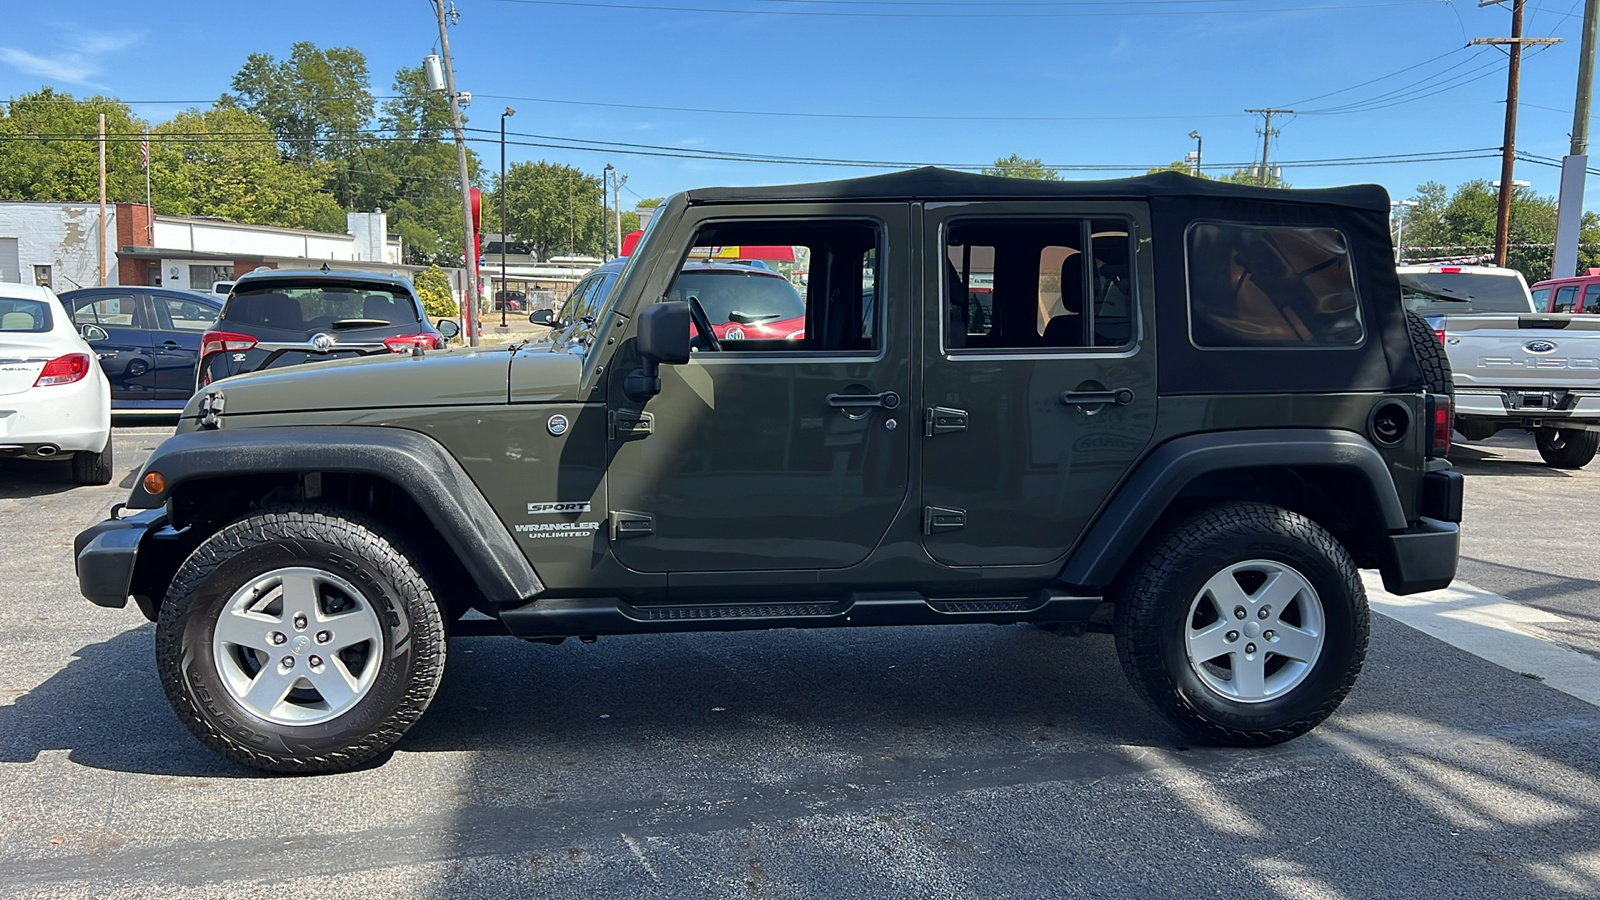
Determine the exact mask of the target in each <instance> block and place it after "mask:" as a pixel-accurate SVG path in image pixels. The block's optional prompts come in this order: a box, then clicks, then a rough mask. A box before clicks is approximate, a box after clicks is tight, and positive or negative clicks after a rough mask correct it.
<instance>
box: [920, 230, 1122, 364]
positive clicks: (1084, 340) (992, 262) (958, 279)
mask: <svg viewBox="0 0 1600 900" xmlns="http://www.w3.org/2000/svg"><path fill="white" fill-rule="evenodd" d="M945 256H946V262H947V263H948V265H947V266H946V267H945V275H946V278H945V281H946V293H945V298H946V302H947V305H948V315H947V317H946V318H947V327H946V346H947V347H948V348H949V349H951V350H963V349H965V350H976V349H1007V350H1014V349H1041V348H1042V349H1089V348H1115V347H1123V346H1127V345H1128V344H1130V343H1132V340H1133V315H1134V313H1133V310H1134V299H1133V286H1132V285H1133V282H1132V269H1131V263H1132V259H1133V250H1132V243H1131V238H1130V231H1129V226H1128V223H1127V222H1125V221H1122V220H1117V219H1106V220H1100V219H1093V220H1089V219H1045V220H1015V219H1011V220H993V221H970V220H963V221H958V222H955V223H952V224H951V226H950V228H949V229H948V231H947V233H946V236H945Z"/></svg>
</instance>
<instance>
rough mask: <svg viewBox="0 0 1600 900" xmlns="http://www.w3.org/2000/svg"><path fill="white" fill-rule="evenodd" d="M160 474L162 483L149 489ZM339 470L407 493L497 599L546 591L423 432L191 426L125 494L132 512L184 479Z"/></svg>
mask: <svg viewBox="0 0 1600 900" xmlns="http://www.w3.org/2000/svg"><path fill="white" fill-rule="evenodd" d="M149 472H160V473H161V475H162V477H163V478H164V479H165V487H164V488H163V490H162V491H161V492H160V493H158V494H152V493H150V492H149V491H147V490H146V489H145V478H144V476H145V475H146V474H147V473H149ZM306 472H340V473H350V474H362V475H370V476H374V477H377V478H381V479H384V480H385V481H389V482H391V483H393V484H394V485H396V486H397V487H399V488H400V489H401V490H403V491H405V492H406V493H407V494H408V495H409V496H410V497H411V499H412V500H413V501H414V502H415V503H416V504H417V506H418V508H420V509H421V510H422V511H423V513H424V514H425V515H426V516H427V517H428V519H429V521H431V522H432V523H433V526H434V528H435V529H437V530H438V532H439V533H440V534H441V535H443V536H444V539H445V541H446V542H447V543H448V544H449V545H450V549H451V550H453V551H455V554H456V556H457V557H458V558H459V559H460V560H461V562H462V564H463V565H464V566H465V567H466V570H467V573H468V574H469V575H470V576H471V577H472V579H473V580H474V581H475V582H477V584H478V586H479V588H480V589H481V590H482V591H483V593H484V596H485V597H486V598H487V599H488V600H489V601H490V602H491V603H496V604H509V603H517V602H522V601H526V600H528V599H530V598H532V597H534V596H536V595H538V594H540V593H542V592H543V591H544V584H543V583H542V582H540V580H539V576H538V575H537V574H536V573H535V572H534V571H533V567H532V566H531V565H529V564H528V560H527V557H525V556H523V554H522V550H521V549H520V548H519V547H517V545H516V542H515V541H514V540H513V539H512V537H511V535H510V533H509V532H507V531H506V529H505V526H504V525H502V524H501V522H500V517H499V516H497V515H496V514H495V511H494V509H493V507H491V506H490V505H489V501H488V500H486V499H484V496H483V492H482V491H480V490H478V486H477V485H476V484H475V483H473V481H472V479H471V478H470V477H468V475H467V473H466V471H465V470H464V469H462V468H461V464H460V463H458V462H456V460H455V457H453V456H451V455H450V453H449V451H447V450H445V448H444V446H443V445H441V444H440V443H439V442H438V441H436V440H434V439H433V438H431V437H428V436H427V435H425V434H422V433H420V432H416V431H409V430H406V429H402V428H387V427H382V426H359V425H337V426H277V427H266V428H239V429H232V430H228V429H214V430H205V431H193V432H189V433H187V434H180V435H175V436H173V437H171V438H168V439H167V440H166V441H165V442H164V443H162V444H161V446H160V447H157V448H156V451H155V452H154V453H152V454H151V455H150V458H149V460H148V461H146V463H145V466H144V469H143V470H142V471H141V472H140V473H139V478H138V480H137V481H136V482H135V484H134V488H133V492H132V494H131V495H130V496H129V497H128V506H129V507H130V508H132V509H157V508H160V507H163V506H165V505H166V502H167V498H169V497H170V496H172V493H173V492H174V491H176V490H177V489H178V488H180V487H182V486H183V485H184V484H185V483H186V482H192V481H196V480H198V479H202V478H205V479H212V478H226V477H228V476H230V475H263V474H296V473H306Z"/></svg>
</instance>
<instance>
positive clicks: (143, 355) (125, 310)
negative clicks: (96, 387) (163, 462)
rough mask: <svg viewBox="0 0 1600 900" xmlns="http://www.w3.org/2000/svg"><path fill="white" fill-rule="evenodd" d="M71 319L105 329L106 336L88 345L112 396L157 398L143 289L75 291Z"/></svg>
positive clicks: (135, 400) (121, 399) (138, 399)
mask: <svg viewBox="0 0 1600 900" xmlns="http://www.w3.org/2000/svg"><path fill="white" fill-rule="evenodd" d="M72 321H73V322H74V323H76V324H77V325H78V327H79V328H82V327H83V326H84V325H99V326H100V327H101V328H103V329H105V332H106V337H105V339H103V340H98V341H91V342H90V344H89V345H90V346H91V347H93V348H94V351H95V355H96V356H97V357H99V359H100V368H102V369H103V370H105V373H106V379H107V380H109V381H110V382H111V399H112V400H116V401H119V402H124V403H138V402H144V401H150V400H154V399H156V357H155V350H154V347H152V346H151V339H150V330H149V323H150V314H149V312H148V310H146V309H145V303H144V292H143V291H140V290H136V289H131V288H125V287H120V288H115V287H114V288H96V289H95V290H92V291H83V292H80V293H75V294H74V295H73V297H72Z"/></svg>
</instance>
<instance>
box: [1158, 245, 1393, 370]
mask: <svg viewBox="0 0 1600 900" xmlns="http://www.w3.org/2000/svg"><path fill="white" fill-rule="evenodd" d="M1187 250H1188V261H1187V262H1188V276H1189V320H1190V329H1191V330H1190V334H1191V335H1192V337H1193V340H1194V343H1195V346H1197V347H1206V348H1223V347H1316V346H1323V347H1337V346H1354V345H1357V344H1360V343H1361V341H1362V337H1363V335H1364V333H1365V331H1364V329H1363V327H1362V321H1361V304H1360V303H1359V302H1357V296H1356V283H1355V269H1354V266H1353V265H1352V264H1351V260H1350V243H1349V241H1348V240H1346V239H1345V236H1344V232H1342V231H1340V230H1339V229H1337V228H1330V227H1315V226H1292V225H1241V224H1235V223H1231V222H1196V223H1195V224H1193V225H1191V226H1190V227H1189V235H1188V247H1187Z"/></svg>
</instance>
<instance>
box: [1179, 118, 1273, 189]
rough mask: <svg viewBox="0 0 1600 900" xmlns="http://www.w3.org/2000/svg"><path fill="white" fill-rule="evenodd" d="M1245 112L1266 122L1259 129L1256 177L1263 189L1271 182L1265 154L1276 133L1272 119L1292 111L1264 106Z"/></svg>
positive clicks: (1270, 170)
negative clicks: (1259, 146) (1259, 162)
mask: <svg viewBox="0 0 1600 900" xmlns="http://www.w3.org/2000/svg"><path fill="white" fill-rule="evenodd" d="M1245 112H1247V113H1254V114H1255V115H1258V116H1261V117H1263V118H1264V119H1265V120H1266V121H1265V122H1264V123H1263V125H1262V128H1261V174H1259V175H1257V176H1256V181H1257V182H1258V183H1260V184H1261V186H1262V187H1265V186H1266V185H1267V184H1268V183H1269V182H1270V181H1271V180H1272V169H1271V167H1270V166H1269V165H1268V164H1267V154H1268V152H1269V151H1270V149H1271V147H1272V136H1273V135H1275V134H1277V133H1278V132H1277V131H1275V130H1274V129H1273V127H1272V117H1273V116H1278V115H1283V116H1287V115H1292V114H1293V113H1294V110H1292V109H1276V108H1274V107H1271V106H1266V107H1262V108H1261V109H1247V110H1245ZM1197 155H1198V154H1197Z"/></svg>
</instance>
